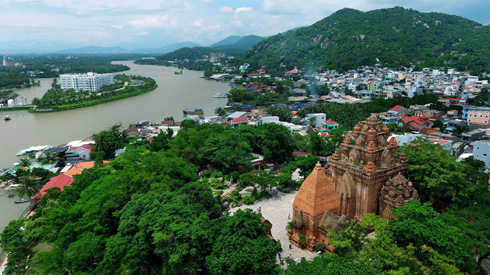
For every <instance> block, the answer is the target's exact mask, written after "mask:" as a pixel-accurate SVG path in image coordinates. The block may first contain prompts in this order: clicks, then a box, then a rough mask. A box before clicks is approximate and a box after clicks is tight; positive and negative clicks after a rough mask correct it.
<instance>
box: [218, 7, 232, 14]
mask: <svg viewBox="0 0 490 275" xmlns="http://www.w3.org/2000/svg"><path fill="white" fill-rule="evenodd" d="M219 11H221V12H223V13H232V12H233V9H232V8H230V7H228V6H224V7H222V8H221V9H219Z"/></svg>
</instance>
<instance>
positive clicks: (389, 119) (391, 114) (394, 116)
mask: <svg viewBox="0 0 490 275" xmlns="http://www.w3.org/2000/svg"><path fill="white" fill-rule="evenodd" d="M392 109H393V108H392ZM399 114H400V113H398V112H397V111H392V110H391V109H390V111H388V112H384V113H381V114H379V118H380V119H381V121H382V122H383V124H384V125H388V124H390V123H398V117H399Z"/></svg>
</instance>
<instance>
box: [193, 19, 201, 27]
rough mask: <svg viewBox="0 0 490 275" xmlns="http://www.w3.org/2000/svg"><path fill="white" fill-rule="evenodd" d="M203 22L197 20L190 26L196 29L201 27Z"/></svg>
mask: <svg viewBox="0 0 490 275" xmlns="http://www.w3.org/2000/svg"><path fill="white" fill-rule="evenodd" d="M203 22H204V20H202V19H199V20H196V21H194V24H192V25H194V26H196V27H202V23H203Z"/></svg>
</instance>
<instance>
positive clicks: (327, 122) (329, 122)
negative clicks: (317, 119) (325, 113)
mask: <svg viewBox="0 0 490 275" xmlns="http://www.w3.org/2000/svg"><path fill="white" fill-rule="evenodd" d="M323 123H325V124H339V123H338V122H337V121H333V120H331V119H328V120H327V121H324V122H323Z"/></svg>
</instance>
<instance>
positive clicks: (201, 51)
mask: <svg viewBox="0 0 490 275" xmlns="http://www.w3.org/2000/svg"><path fill="white" fill-rule="evenodd" d="M243 52H244V51H243V50H240V49H213V48H208V47H193V48H189V47H185V48H181V49H178V50H176V51H173V52H171V53H167V54H164V55H162V56H159V57H157V58H156V59H157V60H164V61H173V60H175V59H178V60H183V59H189V60H196V59H204V58H213V57H215V58H220V57H226V56H237V55H239V54H241V53H243ZM206 56H207V57H206Z"/></svg>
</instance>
